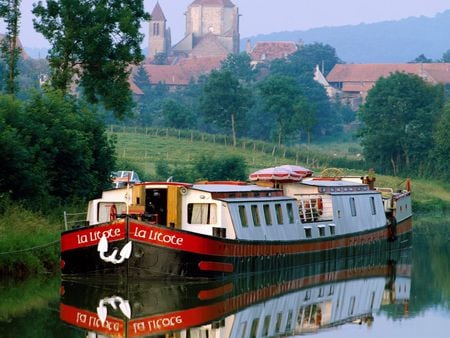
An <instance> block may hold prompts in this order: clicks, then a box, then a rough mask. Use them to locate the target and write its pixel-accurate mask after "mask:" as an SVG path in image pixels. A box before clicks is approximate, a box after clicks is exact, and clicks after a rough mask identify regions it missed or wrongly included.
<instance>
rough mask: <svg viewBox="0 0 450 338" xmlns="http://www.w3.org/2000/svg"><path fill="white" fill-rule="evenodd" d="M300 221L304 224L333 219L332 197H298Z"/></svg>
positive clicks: (313, 195) (318, 195) (317, 195)
mask: <svg viewBox="0 0 450 338" xmlns="http://www.w3.org/2000/svg"><path fill="white" fill-rule="evenodd" d="M295 197H296V198H297V206H298V213H299V215H300V219H301V220H302V222H304V223H310V222H320V221H330V220H332V219H333V207H332V201H331V196H328V195H320V194H311V195H297V196H295Z"/></svg>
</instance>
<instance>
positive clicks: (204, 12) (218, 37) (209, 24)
mask: <svg viewBox="0 0 450 338" xmlns="http://www.w3.org/2000/svg"><path fill="white" fill-rule="evenodd" d="M239 39H240V37H239V10H238V8H237V7H236V6H235V5H234V4H233V3H232V2H231V1H230V0H195V1H194V2H192V3H191V4H190V5H189V6H188V10H187V12H186V34H185V37H184V38H183V39H182V40H181V41H180V42H178V43H177V44H176V45H175V46H174V47H173V51H174V52H175V53H177V52H178V53H183V54H185V55H188V56H212V55H223V54H225V55H226V54H229V53H236V54H237V53H239Z"/></svg>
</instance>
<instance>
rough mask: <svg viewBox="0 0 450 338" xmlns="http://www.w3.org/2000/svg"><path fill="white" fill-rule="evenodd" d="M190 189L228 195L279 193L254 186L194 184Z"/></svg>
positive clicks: (271, 189)
mask: <svg viewBox="0 0 450 338" xmlns="http://www.w3.org/2000/svg"><path fill="white" fill-rule="evenodd" d="M191 189H195V190H200V191H204V192H210V193H213V192H219V193H229V192H255V191H262V192H270V191H279V189H273V188H268V187H261V186H259V185H256V184H225V183H224V184H211V183H208V184H194V185H193V186H192V188H191Z"/></svg>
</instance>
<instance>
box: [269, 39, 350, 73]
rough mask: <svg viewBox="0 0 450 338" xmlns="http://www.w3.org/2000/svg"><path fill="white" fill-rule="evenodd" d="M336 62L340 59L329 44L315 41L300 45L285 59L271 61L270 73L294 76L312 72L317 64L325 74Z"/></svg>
mask: <svg viewBox="0 0 450 338" xmlns="http://www.w3.org/2000/svg"><path fill="white" fill-rule="evenodd" d="M337 63H342V61H341V60H340V59H339V57H338V56H337V55H336V50H335V49H334V48H333V47H331V46H330V45H327V44H322V43H317V42H316V43H312V44H307V45H304V46H303V47H300V48H299V49H298V50H297V51H296V52H295V53H293V54H291V55H289V57H288V58H287V60H282V59H278V60H275V61H274V62H272V64H271V73H272V74H282V75H289V76H294V77H296V76H299V75H302V74H305V73H310V74H313V73H314V69H315V68H316V66H319V67H320V68H321V69H322V70H323V72H322V73H323V74H324V76H326V75H328V73H329V72H330V71H331V69H333V67H334V66H335V65H336V64H337Z"/></svg>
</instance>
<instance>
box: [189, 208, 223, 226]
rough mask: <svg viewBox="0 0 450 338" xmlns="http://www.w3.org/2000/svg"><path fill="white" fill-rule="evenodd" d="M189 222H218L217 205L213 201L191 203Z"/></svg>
mask: <svg viewBox="0 0 450 338" xmlns="http://www.w3.org/2000/svg"><path fill="white" fill-rule="evenodd" d="M188 223H189V224H216V223H217V206H216V205H215V204H212V203H189V204H188Z"/></svg>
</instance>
